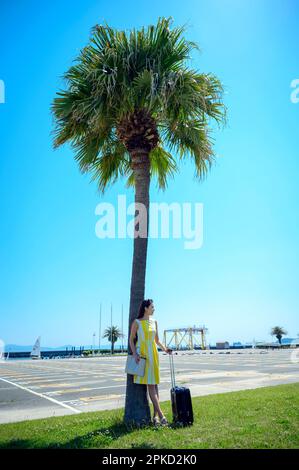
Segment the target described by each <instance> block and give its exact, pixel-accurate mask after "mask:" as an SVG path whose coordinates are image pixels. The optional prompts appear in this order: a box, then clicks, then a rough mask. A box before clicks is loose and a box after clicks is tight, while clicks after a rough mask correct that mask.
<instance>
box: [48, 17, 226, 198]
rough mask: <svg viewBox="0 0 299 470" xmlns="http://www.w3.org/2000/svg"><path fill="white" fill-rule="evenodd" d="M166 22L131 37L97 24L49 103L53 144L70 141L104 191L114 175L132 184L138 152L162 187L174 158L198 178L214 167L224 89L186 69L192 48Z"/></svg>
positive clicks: (162, 20) (85, 169)
mask: <svg viewBox="0 0 299 470" xmlns="http://www.w3.org/2000/svg"><path fill="white" fill-rule="evenodd" d="M170 24H171V19H170V18H167V19H166V18H160V19H159V21H158V23H157V25H155V26H149V27H148V28H142V29H140V30H138V31H137V30H135V29H133V30H132V31H131V32H129V33H126V32H125V31H117V30H115V29H113V28H111V27H109V26H108V25H97V26H95V28H94V29H93V32H92V36H91V39H90V42H89V44H88V45H87V46H86V47H85V48H83V50H82V51H81V52H80V55H79V56H78V58H77V59H76V62H75V64H74V65H73V66H72V67H70V69H69V70H68V71H67V72H66V73H65V75H64V78H65V80H66V84H67V87H66V89H65V90H63V91H60V92H58V93H57V96H56V97H55V99H54V101H53V104H52V111H53V114H54V118H55V124H56V126H55V141H54V145H55V146H56V147H58V146H60V145H62V144H64V143H65V142H67V141H69V142H70V143H71V145H72V147H73V148H74V150H75V154H76V159H77V161H78V163H79V166H80V169H81V170H82V171H83V172H91V174H92V177H93V179H95V180H96V181H97V183H98V185H99V188H100V189H101V191H104V190H105V188H106V187H107V185H108V184H109V183H113V182H115V181H116V180H117V179H118V177H119V176H125V177H127V184H128V185H134V165H138V161H137V160H136V159H135V160H133V159H132V154H133V153H134V150H135V149H143V150H144V151H146V152H147V153H148V154H149V157H150V175H155V176H157V179H158V185H159V187H161V188H165V186H166V184H167V176H169V175H173V174H174V172H175V171H176V170H177V163H176V160H175V156H174V153H175V154H178V155H179V157H180V158H183V157H186V156H190V157H191V158H192V159H193V160H194V163H195V169H196V172H195V174H196V176H198V177H199V178H201V177H203V176H204V175H205V173H206V172H207V170H208V168H209V166H210V165H211V163H212V160H213V158H214V152H213V149H212V142H211V138H210V134H209V128H208V126H209V122H210V119H212V120H215V121H216V122H218V123H220V122H223V120H224V116H225V108H224V105H223V103H222V100H221V96H222V91H223V89H222V85H221V83H220V81H219V80H218V79H217V78H216V77H215V76H214V75H212V74H204V73H199V72H197V71H196V70H192V69H190V68H188V67H187V65H186V61H187V60H188V59H189V58H190V53H191V51H192V50H193V49H195V48H197V45H196V44H195V43H194V42H191V41H187V40H186V39H185V38H184V37H183V36H182V34H183V32H184V27H176V28H173V29H170ZM140 163H142V162H140Z"/></svg>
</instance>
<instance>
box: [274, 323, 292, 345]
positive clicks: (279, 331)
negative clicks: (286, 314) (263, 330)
mask: <svg viewBox="0 0 299 470" xmlns="http://www.w3.org/2000/svg"><path fill="white" fill-rule="evenodd" d="M287 333H288V332H287V331H286V330H285V329H284V328H282V327H281V326H274V327H273V328H272V329H271V333H270V334H271V336H276V338H277V339H278V342H279V344H280V345H281V338H282V336H283V335H286V334H287Z"/></svg>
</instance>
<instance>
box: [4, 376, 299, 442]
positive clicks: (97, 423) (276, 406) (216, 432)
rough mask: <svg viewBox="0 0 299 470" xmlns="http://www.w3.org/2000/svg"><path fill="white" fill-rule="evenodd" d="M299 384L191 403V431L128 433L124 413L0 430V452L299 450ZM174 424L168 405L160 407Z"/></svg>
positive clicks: (15, 425) (86, 415) (172, 429)
mask: <svg viewBox="0 0 299 470" xmlns="http://www.w3.org/2000/svg"><path fill="white" fill-rule="evenodd" d="M298 405H299V383H294V384H288V385H277V386H274V387H265V388H259V389H255V390H244V391H240V392H231V393H222V394H217V395H208V396H204V397H196V398H193V408H194V418H195V422H194V425H193V426H190V427H185V428H176V427H174V426H172V425H171V426H170V427H167V428H153V427H151V426H149V427H146V428H143V429H131V430H129V429H127V428H126V426H124V425H123V424H122V416H123V409H117V410H109V411H101V412H92V413H82V414H78V415H69V416H63V417H54V418H47V419H39V420H34V421H23V422H20V423H13V424H2V425H0V448H106V449H116V448H122V449H125V448H148V449H150V448H152V449H163V448H166V449H172V448H175V449H198V448H234V449H236V448H264V449H265V448H267V449H269V448H289V449H290V448H298V447H299V419H298V418H299V411H298V410H299V406H298ZM162 409H163V412H164V413H165V415H166V416H167V417H168V419H169V420H171V416H172V415H171V407H170V402H162Z"/></svg>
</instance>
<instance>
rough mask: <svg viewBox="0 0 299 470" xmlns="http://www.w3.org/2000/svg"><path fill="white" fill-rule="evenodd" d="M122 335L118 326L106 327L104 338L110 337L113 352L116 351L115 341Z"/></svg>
mask: <svg viewBox="0 0 299 470" xmlns="http://www.w3.org/2000/svg"><path fill="white" fill-rule="evenodd" d="M121 337H122V333H121V332H120V331H119V329H118V327H117V326H111V327H109V328H106V330H105V332H104V335H103V338H108V341H109V342H110V343H111V354H113V353H114V343H116V341H117V340H118V339H119V338H121Z"/></svg>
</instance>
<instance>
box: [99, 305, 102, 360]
mask: <svg viewBox="0 0 299 470" xmlns="http://www.w3.org/2000/svg"><path fill="white" fill-rule="evenodd" d="M101 331H102V304H100V322H99V353H100V354H101V335H102V332H101Z"/></svg>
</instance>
